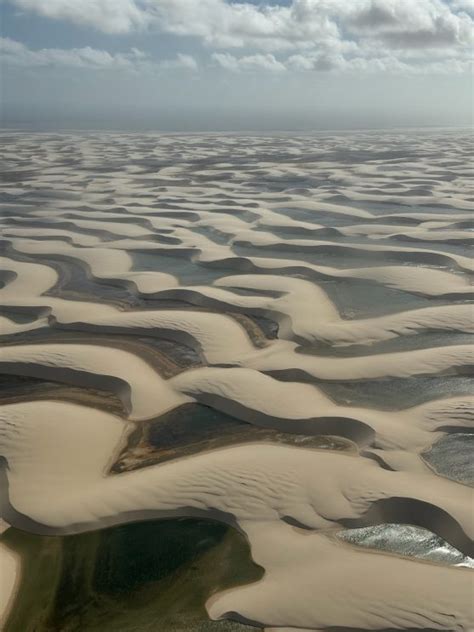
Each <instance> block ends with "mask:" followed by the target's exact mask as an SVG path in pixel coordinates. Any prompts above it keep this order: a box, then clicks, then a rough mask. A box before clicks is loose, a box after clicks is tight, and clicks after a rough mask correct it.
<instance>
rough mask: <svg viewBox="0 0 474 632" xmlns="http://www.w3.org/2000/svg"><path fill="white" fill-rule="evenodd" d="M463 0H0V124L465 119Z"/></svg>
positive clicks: (331, 125) (368, 123) (442, 122)
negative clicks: (414, 0)
mask: <svg viewBox="0 0 474 632" xmlns="http://www.w3.org/2000/svg"><path fill="white" fill-rule="evenodd" d="M473 11H474V5H473V2H472V1H471V0H452V1H447V0H445V1H441V0H422V1H420V2H418V3H417V4H416V8H414V7H413V3H410V2H407V1H406V0H403V1H399V2H393V1H392V0H357V1H356V2H353V3H351V4H350V5H347V3H344V2H342V1H341V0H330V1H329V2H327V1H325V2H323V1H322V0H291V1H290V0H282V1H281V2H276V1H268V0H267V1H262V2H258V3H257V2H248V1H247V2H240V3H236V2H225V1H224V0H206V1H205V2H197V1H195V0H193V1H191V0H186V1H185V0H173V1H171V0H160V1H157V0H122V1H120V2H115V3H113V2H112V3H111V2H110V0H97V1H94V2H91V1H90V0H87V1H86V0H84V1H83V2H77V1H76V2H73V1H72V0H55V1H54V2H51V1H50V0H4V2H3V3H2V5H1V12H2V22H3V37H2V38H1V39H0V48H1V50H2V93H3V109H2V120H1V123H2V126H3V127H10V128H11V127H24V128H29V129H67V128H83V129H86V128H91V129H118V130H129V131H143V130H151V129H157V130H162V131H191V132H192V131H211V130H212V131H242V130H249V131H250V130H252V131H258V130H261V131H270V130H273V131H280V130H287V131H304V130H312V129H315V130H329V129H341V130H342V129H379V128H387V129H391V128H395V127H468V126H470V125H472V120H473V119H472V87H473V86H472V75H471V64H472V33H473V30H472V25H473Z"/></svg>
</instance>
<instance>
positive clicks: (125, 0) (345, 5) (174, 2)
mask: <svg viewBox="0 0 474 632" xmlns="http://www.w3.org/2000/svg"><path fill="white" fill-rule="evenodd" d="M9 1H10V3H12V4H14V5H16V6H17V7H20V8H21V9H22V10H24V11H35V12H36V13H39V14H41V15H43V16H46V17H49V18H55V19H61V20H69V21H71V22H74V23H76V24H80V25H84V26H89V27H90V26H92V27H94V28H95V29H97V30H99V31H103V32H106V33H116V34H120V33H128V32H137V31H138V32H140V31H141V30H142V31H143V30H144V29H147V30H148V31H150V32H155V33H157V34H158V33H168V34H172V35H174V36H175V38H176V39H177V40H179V38H194V39H197V41H198V42H200V43H201V45H202V46H203V47H204V50H205V52H206V54H208V51H210V56H211V58H212V61H213V63H214V64H217V65H218V66H220V67H222V68H225V69H227V70H229V71H243V70H254V71H257V70H259V71H269V72H275V71H276V72H281V71H284V70H285V69H292V70H297V71H303V70H307V71H320V72H323V71H335V72H338V71H341V70H343V69H346V70H347V69H353V71H354V72H356V69H359V70H357V72H361V71H362V70H361V69H362V68H377V67H380V68H382V67H384V68H385V67H386V62H382V61H381V60H387V59H391V60H395V61H394V62H393V63H390V68H392V70H391V72H400V71H401V69H402V68H404V69H405V70H406V71H407V72H412V71H416V72H423V70H424V69H425V70H426V71H427V72H434V69H435V68H446V67H449V66H451V67H452V68H455V69H458V68H460V67H465V66H466V64H467V58H468V57H469V56H471V55H472V47H473V45H474V40H473V34H474V28H473V27H474V19H473V17H472V13H473V8H474V7H473V4H474V0H350V1H349V0H290V1H289V2H288V3H286V4H275V3H272V2H270V0H261V2H259V3H250V2H248V1H244V0H241V1H238V2H228V1H226V0H9ZM239 48H240V49H242V50H243V51H245V55H242V54H241V55H236V54H235V51H236V50H238V49H239ZM79 57H81V58H83V57H84V55H83V54H79ZM395 62H396V63H395ZM104 63H106V58H104ZM113 63H115V64H117V63H118V64H126V63H127V57H125V58H120V59H117V60H116V61H114V62H113ZM195 63H196V62H195V61H194V60H193V59H186V58H180V57H179V56H178V58H176V60H174V61H170V62H169V64H168V67H169V68H172V67H180V66H182V67H188V68H193V67H195ZM173 64H174V66H173ZM165 66H166V64H165ZM396 69H397V70H396Z"/></svg>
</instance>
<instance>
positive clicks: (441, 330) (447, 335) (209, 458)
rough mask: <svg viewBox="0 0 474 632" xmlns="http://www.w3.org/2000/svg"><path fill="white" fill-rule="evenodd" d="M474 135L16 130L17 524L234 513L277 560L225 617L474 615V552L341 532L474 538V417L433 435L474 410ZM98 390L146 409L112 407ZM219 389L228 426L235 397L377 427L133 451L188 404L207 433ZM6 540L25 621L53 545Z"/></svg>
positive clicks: (8, 217)
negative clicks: (457, 556) (433, 460)
mask: <svg viewBox="0 0 474 632" xmlns="http://www.w3.org/2000/svg"><path fill="white" fill-rule="evenodd" d="M440 147H441V148H442V150H440ZM73 150H74V151H73ZM72 151H73V154H74V159H73V160H71V155H72V154H71V152H72ZM470 152H471V148H470V146H469V140H468V138H467V137H466V135H465V134H463V133H460V132H455V131H449V132H448V131H424V132H423V133H421V132H416V131H403V132H402V131H392V132H386V133H381V132H380V133H379V132H378V133H374V132H371V133H365V132H357V133H353V134H352V133H351V134H335V133H330V132H328V133H325V134H324V135H303V134H302V135H294V136H290V135H282V136H281V137H276V136H272V135H262V136H252V135H248V134H242V135H207V134H196V135H189V136H188V135H182V134H177V135H168V136H167V135H163V134H153V133H146V134H142V135H133V134H127V135H121V134H115V133H110V134H96V133H87V134H81V133H76V132H70V133H68V134H54V135H53V134H49V133H44V134H33V133H31V134H30V133H27V132H21V133H19V132H15V131H10V132H8V143H5V151H4V155H3V163H2V167H3V168H4V173H5V178H4V180H3V182H2V187H1V189H2V198H1V206H2V219H1V226H0V229H1V232H2V237H1V244H2V246H3V250H2V257H0V336H1V341H2V343H3V347H2V349H1V350H0V373H1V374H3V376H4V392H5V396H6V397H7V400H6V401H7V402H8V403H6V404H4V405H3V406H2V407H1V409H0V477H1V479H0V480H1V483H0V484H1V486H2V487H1V490H0V491H1V494H2V503H1V504H0V507H1V514H2V517H3V519H4V520H5V521H6V523H5V524H11V525H12V526H13V527H14V528H15V527H16V528H20V529H23V530H26V531H31V532H34V533H40V534H47V535H64V534H69V533H80V532H83V531H88V530H96V529H100V528H103V527H108V526H113V525H120V524H124V523H127V522H131V521H137V520H145V519H151V518H163V519H165V518H172V517H199V518H209V519H213V520H219V521H223V522H225V523H229V524H231V525H233V526H235V527H237V528H238V529H240V530H241V531H242V532H243V533H244V534H245V536H246V537H247V539H248V542H249V545H250V548H251V555H252V558H253V560H254V561H255V562H256V563H257V564H260V565H261V566H262V567H263V569H264V575H263V577H262V579H260V580H259V581H257V582H255V583H252V584H247V585H244V586H239V587H234V588H232V589H230V590H227V591H224V592H218V593H216V594H214V595H213V596H212V597H211V598H210V599H209V600H208V602H207V604H206V606H207V610H208V614H209V616H210V617H211V618H212V619H221V618H230V619H234V620H236V621H240V622H244V623H249V624H250V625H254V626H256V627H257V628H262V629H266V630H267V631H268V632H277V631H278V632H296V631H299V632H305V631H306V632H310V631H314V632H323V631H327V632H331V631H334V632H336V630H341V631H342V630H347V631H349V630H379V631H381V630H401V631H403V630H407V631H408V630H410V631H412V630H416V629H419V630H445V631H446V632H453V631H454V630H455V631H456V632H471V631H472V630H473V629H474V622H473V620H472V618H473V617H472V606H471V599H470V591H471V589H472V577H473V575H472V570H470V569H467V568H462V567H457V566H453V565H451V566H449V565H448V564H446V563H441V562H439V561H435V562H434V561H426V560H425V559H420V558H419V557H417V556H416V554H415V553H413V552H412V553H411V556H408V554H406V553H403V554H402V553H399V554H395V553H393V552H390V551H393V550H394V548H393V547H392V548H390V547H389V546H387V550H386V549H384V548H370V547H371V546H373V545H369V548H366V547H362V546H357V545H355V544H351V543H350V542H348V541H345V540H343V539H342V538H340V537H337V533H338V532H339V531H340V530H341V529H351V528H354V527H356V528H358V527H368V528H369V529H370V528H371V527H373V526H374V525H377V524H381V523H382V524H383V523H391V524H392V523H393V524H394V525H395V527H396V526H397V525H398V526H399V525H403V524H412V525H418V526H419V527H423V528H425V529H428V530H429V531H430V532H431V533H433V534H436V535H437V536H439V537H440V538H442V540H443V541H444V542H445V543H448V544H449V545H450V546H453V547H455V548H456V549H457V550H458V551H461V552H462V554H464V555H467V554H472V553H471V552H472V536H473V533H474V521H473V519H472V505H473V500H474V499H473V490H472V489H471V488H470V487H469V485H468V484H467V483H468V482H469V480H468V477H467V474H466V478H465V479H464V478H462V479H461V478H459V476H458V474H459V472H457V478H458V479H459V480H463V481H464V482H456V481H455V480H450V478H449V477H452V478H453V479H454V478H456V477H455V476H453V475H452V471H451V469H453V468H454V469H455V468H456V467H457V468H458V469H460V468H461V465H462V459H465V458H466V455H465V453H464V447H466V450H467V446H468V442H465V445H464V447H463V450H459V454H457V453H453V452H451V453H449V454H447V453H446V454H445V456H444V459H445V462H444V461H443V462H442V463H441V467H440V469H439V472H440V473H439V474H438V473H437V471H435V470H434V469H432V466H431V465H430V464H429V461H428V459H427V457H426V460H425V459H424V458H423V454H424V453H425V451H426V450H427V449H429V448H432V449H433V450H434V449H435V448H436V446H442V445H443V442H444V441H447V440H448V439H449V440H450V439H451V438H453V436H454V435H453V433H460V434H459V435H456V438H457V437H459V439H461V437H462V436H463V435H464V434H465V433H470V432H472V429H473V428H474V412H473V411H474V406H473V401H472V392H470V391H469V388H468V386H467V385H466V384H467V376H468V374H469V372H470V370H471V368H472V364H473V347H472V344H470V338H469V334H472V333H473V323H474V313H473V307H472V299H473V296H474V292H473V289H472V279H471V273H472V271H473V269H474V268H473V263H472V260H471V259H470V258H469V256H468V254H469V252H468V246H469V244H470V242H471V241H472V234H471V231H472V228H473V224H472V218H471V215H470V212H469V211H470V207H471V205H472V200H471V195H472V194H471V192H470V188H469V187H470V183H469V175H470V174H469V173H468V168H467V167H466V165H467V164H468V161H469V158H470ZM188 363H189V364H188ZM170 367H171V368H172V369H173V370H170ZM22 376H24V377H32V378H36V379H37V380H47V381H54V382H58V383H62V384H67V385H70V386H72V387H74V389H75V391H76V393H77V391H78V389H83V390H82V393H81V395H82V397H81V399H80V400H75V401H81V402H82V403H81V405H78V404H77V403H72V402H71V401H59V400H55V399H45V398H44V397H41V398H36V393H37V392H38V390H37V388H35V389H33V390H32V392H31V396H30V395H29V393H28V392H27V391H28V382H24V381H22V380H16V378H18V377H22ZM165 376H171V377H166V378H165ZM329 383H330V384H329ZM37 386H39V384H37ZM63 391H64V392H65V393H67V392H68V391H67V389H63ZM97 391H101V392H106V393H107V392H108V393H112V394H113V395H115V396H116V397H117V398H119V400H120V402H121V403H122V406H123V412H122V413H121V414H122V417H119V416H116V415H115V414H112V413H111V412H106V410H99V409H97V408H93V407H92V405H95V402H96V401H98V400H97V398H98V397H103V395H102V394H101V393H98V392H97ZM327 393H331V396H329V395H328V394H327ZM336 394H337V395H336ZM385 394H386V397H385ZM91 395H93V396H92V397H90V396H91ZM62 397H64V394H63V395H62ZM89 397H90V399H89ZM333 398H334V399H333ZM385 400H386V401H385ZM88 401H90V405H86V402H88ZM103 401H104V402H107V401H108V400H107V399H106V398H104V399H103ZM184 404H193V405H196V404H198V405H199V406H200V412H199V414H197V415H196V417H195V418H194V417H193V416H192V415H193V414H194V413H193V412H192V411H194V410H195V408H194V407H193V406H189V407H186V408H183V409H180V407H182V406H183V405H184ZM106 406H108V404H106ZM382 406H383V408H384V410H381V407H382ZM205 407H208V409H209V410H208V413H209V415H210V420H211V419H213V420H217V422H218V423H216V428H218V427H219V424H225V423H226V422H227V420H228V417H227V416H228V415H231V416H233V417H235V418H236V419H239V420H241V421H243V422H246V423H247V424H249V428H248V430H249V431H250V430H251V431H252V432H253V433H255V434H254V435H252V436H255V437H256V438H258V437H259V436H261V431H257V429H255V428H254V429H251V428H250V425H252V426H257V427H263V428H267V429H273V430H275V431H277V432H278V433H280V434H283V433H292V437H293V439H292V442H296V443H297V442H298V440H299V438H297V439H295V435H300V436H301V444H302V445H303V446H304V445H308V444H307V443H306V440H307V439H308V438H309V437H312V436H317V435H319V434H324V435H328V434H329V435H334V436H336V437H344V438H345V439H349V440H350V441H352V444H349V445H350V446H351V449H350V450H346V451H341V450H336V449H329V448H328V447H326V448H324V449H323V448H321V449H310V448H308V447H296V446H295V445H288V444H286V445H285V444H282V443H279V442H277V441H276V440H275V442H273V443H272V442H270V441H269V440H265V441H262V440H258V441H257V440H255V441H252V442H250V443H243V444H241V445H230V446H228V447H225V448H223V447H220V448H214V449H210V447H211V446H213V445H214V446H215V445H216V443H215V442H213V439H214V437H212V438H211V441H210V443H209V444H206V443H205V442H204V441H203V442H202V444H200V445H202V446H204V447H203V448H202V451H201V452H199V453H196V454H192V455H191V456H186V457H181V458H174V459H173V458H172V459H171V460H169V461H166V462H163V463H159V464H155V465H149V464H148V465H146V466H145V463H138V465H143V467H139V468H138V469H135V470H133V471H128V472H123V473H120V474H118V473H116V468H115V469H112V466H113V464H114V463H115V462H116V461H117V459H118V458H120V455H122V454H123V449H124V448H125V447H126V446H127V449H131V448H133V445H134V444H133V441H134V440H135V439H134V437H135V435H136V434H137V430H139V431H140V433H141V432H142V430H143V437H144V438H143V441H145V440H146V428H147V424H150V423H152V424H155V423H156V424H159V423H160V417H161V416H162V415H163V414H165V413H169V412H170V411H175V412H176V416H175V415H174V414H173V416H172V417H171V418H172V419H177V420H178V419H179V418H180V417H179V416H180V415H181V413H182V412H183V411H188V413H189V414H190V415H191V418H190V422H189V423H191V424H192V423H193V422H195V427H193V428H192V432H191V435H193V433H194V432H196V436H198V435H199V433H200V431H201V430H202V429H201V427H200V423H201V421H202V419H203V417H200V415H202V416H204V417H205V415H206V414H207V413H206V408H205ZM107 410H109V408H107ZM188 413H186V414H188ZM176 423H177V426H178V427H177V429H176V431H177V433H178V435H179V433H180V432H181V431H182V430H181V429H180V426H179V421H176ZM204 426H206V423H204ZM216 432H217V431H216ZM269 434H270V433H265V436H268V435H269ZM448 434H449V435H450V436H449V437H448V436H447V435H448ZM178 435H177V436H178ZM236 436H238V435H236ZM193 438H194V435H193V436H191V439H193ZM217 438H220V437H217ZM280 438H281V437H280ZM311 441H314V440H313V439H311ZM129 442H130V444H129ZM322 445H331V443H329V440H328V442H327V443H326V444H322ZM433 446H434V447H433ZM155 448H156V449H159V448H160V446H155ZM440 454H443V452H442V450H441V451H440ZM425 456H426V455H425ZM137 458H138V457H137ZM440 458H441V457H440ZM443 466H444V467H443ZM433 467H434V466H433ZM464 483H466V484H464ZM2 524H4V523H2ZM393 533H396V528H395V530H394V531H393ZM390 537H397V536H395V535H393V534H392V535H391V536H390ZM392 544H393V542H392ZM448 544H447V545H448ZM447 545H446V546H447ZM395 549H396V550H398V549H397V547H395ZM0 564H1V565H2V571H1V573H2V581H0V583H1V588H2V590H1V591H0V612H1V611H2V609H3V616H4V621H6V622H7V625H8V621H7V612H6V611H7V609H8V608H10V607H15V604H18V603H19V602H15V600H14V599H15V592H16V590H17V589H18V588H19V590H20V591H21V581H20V580H21V576H22V573H28V567H27V565H26V566H25V568H21V564H20V560H19V558H18V557H16V556H15V555H13V554H12V552H11V551H10V550H9V549H7V548H6V546H5V545H4V544H2V543H1V542H0ZM16 598H17V599H21V594H20V595H19V596H18V597H16ZM34 616H35V613H32V620H34ZM2 625H3V624H2ZM7 629H8V628H7Z"/></svg>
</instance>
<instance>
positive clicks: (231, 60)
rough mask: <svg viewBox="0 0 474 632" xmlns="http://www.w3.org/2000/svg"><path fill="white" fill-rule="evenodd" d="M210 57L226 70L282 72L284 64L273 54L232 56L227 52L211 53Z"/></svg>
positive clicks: (284, 68)
mask: <svg viewBox="0 0 474 632" xmlns="http://www.w3.org/2000/svg"><path fill="white" fill-rule="evenodd" d="M212 59H213V60H214V61H215V62H217V64H218V65H219V66H221V67H222V68H225V69H226V70H232V71H234V72H240V71H245V70H270V71H271V72H282V71H283V72H284V71H285V70H286V66H285V65H284V64H283V63H281V62H280V61H278V60H277V59H275V57H274V56H273V55H270V54H269V53H267V54H266V55H262V54H257V55H247V56H244V57H234V55H231V54H229V53H213V54H212Z"/></svg>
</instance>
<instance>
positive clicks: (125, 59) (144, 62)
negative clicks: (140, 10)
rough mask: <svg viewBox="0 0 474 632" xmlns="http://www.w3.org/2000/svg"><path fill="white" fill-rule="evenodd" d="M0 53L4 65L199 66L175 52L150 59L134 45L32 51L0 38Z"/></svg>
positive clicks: (137, 69) (7, 39) (121, 68)
mask: <svg viewBox="0 0 474 632" xmlns="http://www.w3.org/2000/svg"><path fill="white" fill-rule="evenodd" d="M0 53H1V54H2V59H3V61H4V62H5V63H6V64H10V65H15V66H23V67H28V68H35V67H40V66H53V67H66V68H85V69H96V70H100V69H102V70H108V69H118V70H130V71H133V72H136V71H140V70H146V71H153V70H160V69H164V70H167V69H179V68H183V69H189V70H196V69H197V68H198V64H197V62H196V60H195V59H194V58H193V57H191V56H190V55H183V54H178V55H177V56H176V58H175V59H165V60H160V61H153V60H151V59H150V58H149V57H148V56H147V55H146V54H145V53H144V52H143V51H141V50H139V49H137V48H132V49H130V51H128V52H126V53H115V54H112V53H109V52H107V51H104V50H97V49H96V48H91V47H90V46H86V47H84V48H70V49H62V48H42V49H39V50H32V49H30V48H28V47H27V46H25V45H24V44H22V43H21V42H17V41H15V40H12V39H10V38H8V37H0Z"/></svg>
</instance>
